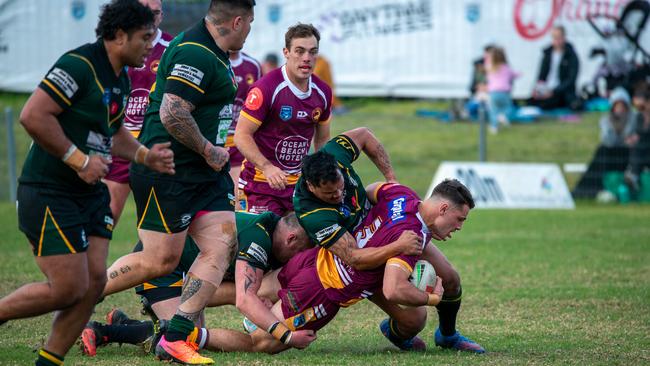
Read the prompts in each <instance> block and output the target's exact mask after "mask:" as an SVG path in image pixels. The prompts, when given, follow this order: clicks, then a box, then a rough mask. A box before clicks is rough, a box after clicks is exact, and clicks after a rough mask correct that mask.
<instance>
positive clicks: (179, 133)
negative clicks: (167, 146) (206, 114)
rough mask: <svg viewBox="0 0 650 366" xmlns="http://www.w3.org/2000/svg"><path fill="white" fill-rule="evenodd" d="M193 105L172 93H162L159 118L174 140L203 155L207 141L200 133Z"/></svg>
mask: <svg viewBox="0 0 650 366" xmlns="http://www.w3.org/2000/svg"><path fill="white" fill-rule="evenodd" d="M194 108H195V107H194V105H193V104H192V103H190V102H188V101H186V100H184V99H183V98H181V97H179V96H177V95H174V94H167V93H165V94H163V99H162V103H161V105H160V120H161V121H162V124H163V126H165V129H166V130H167V131H168V132H169V134H170V135H172V136H173V137H174V138H175V139H176V140H178V141H179V142H180V143H182V144H183V145H185V146H187V147H188V148H190V149H192V150H193V151H194V152H196V153H197V154H199V155H203V150H204V149H205V144H206V143H207V142H208V141H207V140H206V138H205V137H204V136H203V135H202V134H201V131H200V130H199V126H198V125H197V124H196V121H195V120H194V117H193V116H192V111H193V110H194Z"/></svg>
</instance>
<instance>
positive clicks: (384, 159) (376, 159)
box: [368, 142, 394, 177]
mask: <svg viewBox="0 0 650 366" xmlns="http://www.w3.org/2000/svg"><path fill="white" fill-rule="evenodd" d="M368 157H369V158H370V160H372V162H373V163H374V164H375V166H376V167H377V169H379V171H380V172H381V173H382V174H383V175H384V177H388V175H389V174H393V167H392V166H391V164H390V158H389V157H388V153H387V152H386V150H385V149H384V146H383V145H382V144H381V143H380V142H377V147H376V151H375V152H374V154H372V156H371V155H368ZM393 175H394V174H393Z"/></svg>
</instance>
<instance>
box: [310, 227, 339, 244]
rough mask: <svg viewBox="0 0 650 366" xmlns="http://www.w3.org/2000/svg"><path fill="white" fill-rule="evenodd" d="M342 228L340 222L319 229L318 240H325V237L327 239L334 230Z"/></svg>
mask: <svg viewBox="0 0 650 366" xmlns="http://www.w3.org/2000/svg"><path fill="white" fill-rule="evenodd" d="M340 228H341V226H339V224H334V225H331V226H328V227H326V228H325V229H322V230H319V231H318V232H316V240H318V241H323V239H325V238H327V237H328V236H330V235H332V234H333V233H334V232H336V231H337V230H339V229H340Z"/></svg>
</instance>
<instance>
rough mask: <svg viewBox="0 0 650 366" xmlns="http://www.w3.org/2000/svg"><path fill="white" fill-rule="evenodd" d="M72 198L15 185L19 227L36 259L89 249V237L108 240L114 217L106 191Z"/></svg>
mask: <svg viewBox="0 0 650 366" xmlns="http://www.w3.org/2000/svg"><path fill="white" fill-rule="evenodd" d="M98 185H99V187H98V190H97V191H95V192H92V193H87V194H74V193H72V192H70V191H69V190H63V189H56V188H52V187H47V188H46V187H43V186H36V185H28V184H19V185H18V202H17V208H18V226H19V228H20V231H22V232H23V233H25V235H26V236H27V239H29V241H30V243H31V244H32V250H33V252H34V255H35V256H39V257H40V256H47V255H57V254H71V253H72V254H74V253H81V252H85V251H86V249H88V237H90V236H97V237H100V238H107V239H109V240H110V239H111V238H112V236H113V214H112V213H111V208H110V202H111V197H110V194H109V193H108V188H106V185H105V184H103V183H98Z"/></svg>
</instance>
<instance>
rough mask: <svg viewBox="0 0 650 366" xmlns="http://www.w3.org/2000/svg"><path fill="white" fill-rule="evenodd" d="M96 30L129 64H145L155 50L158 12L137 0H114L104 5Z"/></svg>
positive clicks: (122, 60)
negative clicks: (155, 29)
mask: <svg viewBox="0 0 650 366" xmlns="http://www.w3.org/2000/svg"><path fill="white" fill-rule="evenodd" d="M95 33H96V34H97V37H98V38H101V39H103V40H104V41H105V42H107V43H110V46H108V47H107V49H110V50H109V52H111V53H112V54H115V55H116V56H117V57H118V58H119V59H120V60H121V62H123V63H124V64H125V65H128V66H142V64H144V60H145V58H146V57H147V55H149V52H151V48H152V45H151V38H152V37H153V34H154V14H153V12H152V11H151V9H149V8H148V7H146V6H144V5H142V4H140V2H138V1H137V0H113V1H111V2H110V3H108V4H106V5H104V6H103V7H102V11H101V14H100V15H99V23H97V28H96V29H95Z"/></svg>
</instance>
